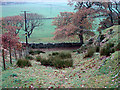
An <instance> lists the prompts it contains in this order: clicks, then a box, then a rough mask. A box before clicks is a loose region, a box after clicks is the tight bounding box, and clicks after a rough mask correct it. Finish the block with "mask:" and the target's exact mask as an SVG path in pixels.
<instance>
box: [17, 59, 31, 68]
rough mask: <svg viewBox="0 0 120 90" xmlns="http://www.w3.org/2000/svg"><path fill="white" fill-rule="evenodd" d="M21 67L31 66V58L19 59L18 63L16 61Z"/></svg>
mask: <svg viewBox="0 0 120 90" xmlns="http://www.w3.org/2000/svg"><path fill="white" fill-rule="evenodd" d="M16 64H17V65H18V66H19V67H22V68H23V67H25V66H27V67H29V66H32V65H31V63H30V61H29V60H26V59H18V61H17V63H16Z"/></svg>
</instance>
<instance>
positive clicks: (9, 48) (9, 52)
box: [9, 42, 12, 64]
mask: <svg viewBox="0 0 120 90" xmlns="http://www.w3.org/2000/svg"><path fill="white" fill-rule="evenodd" d="M9 54H10V63H11V64H12V55H11V47H10V42H9Z"/></svg>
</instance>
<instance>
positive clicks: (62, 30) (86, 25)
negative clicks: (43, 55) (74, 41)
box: [53, 7, 94, 44]
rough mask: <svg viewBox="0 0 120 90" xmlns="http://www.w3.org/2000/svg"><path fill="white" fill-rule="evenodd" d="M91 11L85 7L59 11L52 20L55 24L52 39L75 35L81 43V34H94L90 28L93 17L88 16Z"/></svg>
mask: <svg viewBox="0 0 120 90" xmlns="http://www.w3.org/2000/svg"><path fill="white" fill-rule="evenodd" d="M93 12H94V10H93V9H87V8H86V7H83V8H82V9H79V10H78V11H77V12H75V13H74V12H61V13H60V15H58V16H57V17H56V18H55V19H54V21H53V25H56V26H57V28H56V31H55V32H54V34H55V36H54V39H60V38H66V37H72V36H74V35H77V36H78V37H79V39H80V43H81V44H83V43H84V42H83V34H87V35H92V36H93V35H94V33H93V32H92V31H91V30H90V29H91V28H92V22H93V19H92V18H89V16H90V15H91V14H93Z"/></svg>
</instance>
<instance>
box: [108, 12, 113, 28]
mask: <svg viewBox="0 0 120 90" xmlns="http://www.w3.org/2000/svg"><path fill="white" fill-rule="evenodd" d="M109 16H110V21H111V26H113V25H114V23H113V17H112V12H111V13H110V15H109Z"/></svg>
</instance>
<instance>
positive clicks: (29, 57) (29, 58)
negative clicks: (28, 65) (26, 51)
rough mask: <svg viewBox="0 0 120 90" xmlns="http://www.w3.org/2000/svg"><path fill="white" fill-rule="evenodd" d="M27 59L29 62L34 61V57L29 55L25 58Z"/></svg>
mask: <svg viewBox="0 0 120 90" xmlns="http://www.w3.org/2000/svg"><path fill="white" fill-rule="evenodd" d="M25 59H27V60H33V59H34V58H33V57H32V56H29V55H27V56H25Z"/></svg>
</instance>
